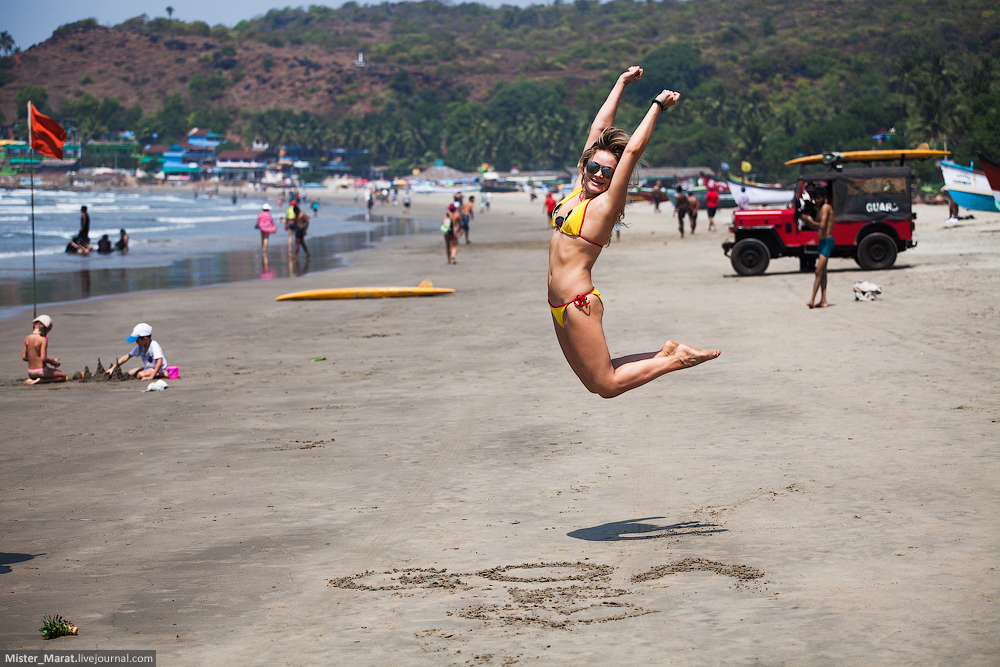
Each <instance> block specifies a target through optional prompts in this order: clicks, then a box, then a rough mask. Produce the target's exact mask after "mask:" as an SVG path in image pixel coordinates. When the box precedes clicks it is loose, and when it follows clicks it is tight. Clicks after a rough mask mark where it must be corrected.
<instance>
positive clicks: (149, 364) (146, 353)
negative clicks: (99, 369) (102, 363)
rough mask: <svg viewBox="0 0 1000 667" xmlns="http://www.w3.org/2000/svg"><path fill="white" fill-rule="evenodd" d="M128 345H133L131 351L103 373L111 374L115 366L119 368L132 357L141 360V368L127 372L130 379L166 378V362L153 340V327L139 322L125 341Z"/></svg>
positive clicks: (158, 346) (160, 349)
mask: <svg viewBox="0 0 1000 667" xmlns="http://www.w3.org/2000/svg"><path fill="white" fill-rule="evenodd" d="M125 341H126V342H128V343H135V344H136V345H135V347H133V348H132V351H131V352H129V353H128V354H126V355H123V356H121V357H119V358H118V359H116V360H115V363H113V364H111V368H109V369H108V370H107V371H105V372H106V373H107V374H109V375H110V374H111V373H112V372H113V371H114V370H115V368H116V367H117V366H121V365H122V364H124V363H125V362H126V361H128V360H129V359H131V358H132V357H139V358H140V359H142V362H143V367H142V368H133V369H132V370H130V371H129V372H128V374H129V375H131V376H132V377H137V378H139V379H140V380H152V379H153V378H157V377H167V360H166V359H165V358H164V356H163V349H162V348H161V347H160V344H159V343H157V342H156V341H155V340H153V327H151V326H149V325H148V324H146V323H145V322H140V323H139V324H137V325H135V327H134V328H133V329H132V335H131V336H129V337H128V338H126V339H125Z"/></svg>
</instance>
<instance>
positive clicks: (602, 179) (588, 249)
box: [548, 66, 721, 398]
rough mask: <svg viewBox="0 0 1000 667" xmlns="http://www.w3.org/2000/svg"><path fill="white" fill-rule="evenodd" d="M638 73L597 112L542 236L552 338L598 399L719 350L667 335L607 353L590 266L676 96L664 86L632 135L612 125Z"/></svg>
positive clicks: (629, 74)
mask: <svg viewBox="0 0 1000 667" xmlns="http://www.w3.org/2000/svg"><path fill="white" fill-rule="evenodd" d="M642 73H643V72H642V68H641V67H637V66H634V67H630V68H628V70H627V71H625V72H624V73H622V75H621V76H619V77H618V81H617V82H616V83H615V85H614V87H613V88H612V89H611V93H610V94H609V95H608V99H607V100H606V101H605V102H604V105H603V106H602V107H601V109H600V110H599V111H598V112H597V117H596V118H595V119H594V122H593V125H591V128H590V135H589V136H588V137H587V143H586V144H585V150H584V151H583V155H582V156H581V157H580V161H579V164H578V169H579V176H578V178H577V180H576V188H575V189H574V190H573V192H571V193H570V194H569V195H568V196H567V197H566V198H565V199H563V200H562V201H561V202H559V204H558V205H557V206H556V210H555V212H554V217H553V226H554V229H553V231H552V238H551V241H550V242H549V277H548V304H549V311H550V312H551V313H552V324H553V327H554V328H555V332H556V338H557V339H558V341H559V346H560V347H561V348H562V351H563V354H564V355H565V357H566V361H567V362H569V365H570V367H571V368H572V369H573V371H574V372H575V373H576V375H577V377H578V378H580V381H581V382H582V383H583V385H584V386H585V387H586V388H587V389H588V390H589V391H591V392H593V393H595V394H598V395H600V396H602V397H604V398H611V397H614V396H618V395H620V394H622V393H624V392H626V391H629V390H630V389H635V388H636V387H639V386H641V385H643V384H646V383H647V382H649V381H651V380H653V379H655V378H658V377H660V376H661V375H664V374H666V373H670V372H671V371H677V370H681V369H683V368H690V367H691V366H696V365H698V364H700V363H703V362H705V361H708V360H710V359H714V358H716V357H718V356H719V354H721V353H720V352H719V351H718V350H699V349H696V348H693V347H690V346H688V345H682V344H678V343H676V342H674V341H670V340H668V341H667V342H666V343H665V344H664V345H663V347H662V348H661V349H660V350H659V351H656V352H647V353H641V354H632V355H628V356H624V357H619V358H617V359H612V358H611V353H610V352H609V350H608V344H607V341H606V339H605V337H604V327H603V323H602V321H603V317H604V302H603V301H602V300H601V294H600V292H598V291H597V289H596V288H595V287H594V285H593V281H592V278H591V269H592V267H593V266H594V263H595V262H596V261H597V259H598V257H600V254H601V251H602V250H603V248H604V246H606V245H608V244H609V243H610V239H611V233H612V230H613V229H614V226H615V224H616V223H618V222H619V221H621V220H622V218H623V217H624V215H625V205H626V203H627V202H628V192H629V186H630V183H631V181H632V180H633V178H634V172H635V170H636V168H637V166H638V163H639V158H640V157H641V156H642V153H643V151H644V150H645V149H646V146H647V145H648V144H649V139H650V137H651V136H652V134H653V128H654V126H655V125H656V120H657V118H659V116H660V114H661V113H663V112H664V111H666V109H667V107H670V106H673V105H674V104H676V103H677V100H678V99H679V98H680V93H676V92H673V91H670V90H664V91H662V92H661V93H660V94H658V95H657V96H656V97H655V98H654V99H653V100H652V101H651V102H650V107H649V110H648V111H647V112H646V115H645V116H644V117H643V119H642V122H641V123H640V124H639V127H638V128H636V131H635V134H633V135H632V136H631V137H630V136H629V135H628V133H627V132H625V131H624V130H621V129H619V128H617V127H614V120H615V115H616V113H617V111H618V103H619V101H620V100H621V96H622V93H623V92H624V91H625V86H627V85H628V84H630V83H633V82H636V81H641V80H642Z"/></svg>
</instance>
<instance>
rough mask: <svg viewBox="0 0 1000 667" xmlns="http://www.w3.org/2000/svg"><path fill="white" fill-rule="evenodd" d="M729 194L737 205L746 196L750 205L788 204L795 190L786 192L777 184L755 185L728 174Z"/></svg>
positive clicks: (752, 182) (793, 196) (748, 180)
mask: <svg viewBox="0 0 1000 667" xmlns="http://www.w3.org/2000/svg"><path fill="white" fill-rule="evenodd" d="M728 176H729V192H730V193H731V194H732V197H733V200H734V201H736V202H737V203H738V202H739V200H740V197H742V196H743V195H746V197H747V202H748V203H749V204H750V205H751V206H754V205H757V206H761V205H773V204H790V203H791V201H792V199H794V198H795V190H787V189H785V188H784V187H783V186H781V185H779V184H770V183H755V182H754V181H751V180H750V179H746V178H740V177H739V176H733V175H732V174H729V175H728Z"/></svg>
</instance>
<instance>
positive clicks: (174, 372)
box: [167, 366, 181, 380]
mask: <svg viewBox="0 0 1000 667" xmlns="http://www.w3.org/2000/svg"><path fill="white" fill-rule="evenodd" d="M180 376H181V367H180V366H167V377H168V378H170V379H171V380H176V379H177V378H179V377H180Z"/></svg>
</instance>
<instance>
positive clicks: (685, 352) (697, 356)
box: [656, 340, 722, 368]
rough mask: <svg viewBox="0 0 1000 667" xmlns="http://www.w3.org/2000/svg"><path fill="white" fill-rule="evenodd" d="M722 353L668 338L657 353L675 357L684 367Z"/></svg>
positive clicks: (660, 355)
mask: <svg viewBox="0 0 1000 667" xmlns="http://www.w3.org/2000/svg"><path fill="white" fill-rule="evenodd" d="M720 354H722V351H721V350H700V349H698V348H696V347H691V346H690V345H684V344H683V343H676V342H674V341H672V340H668V341H667V342H666V344H664V346H663V349H661V350H660V351H659V352H657V353H656V356H657V357H674V358H675V359H677V361H679V362H680V364H681V366H682V367H683V368H691V367H692V366H697V365H698V364H701V363H704V362H706V361H711V360H712V359H715V358H716V357H717V356H719V355H720Z"/></svg>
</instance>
